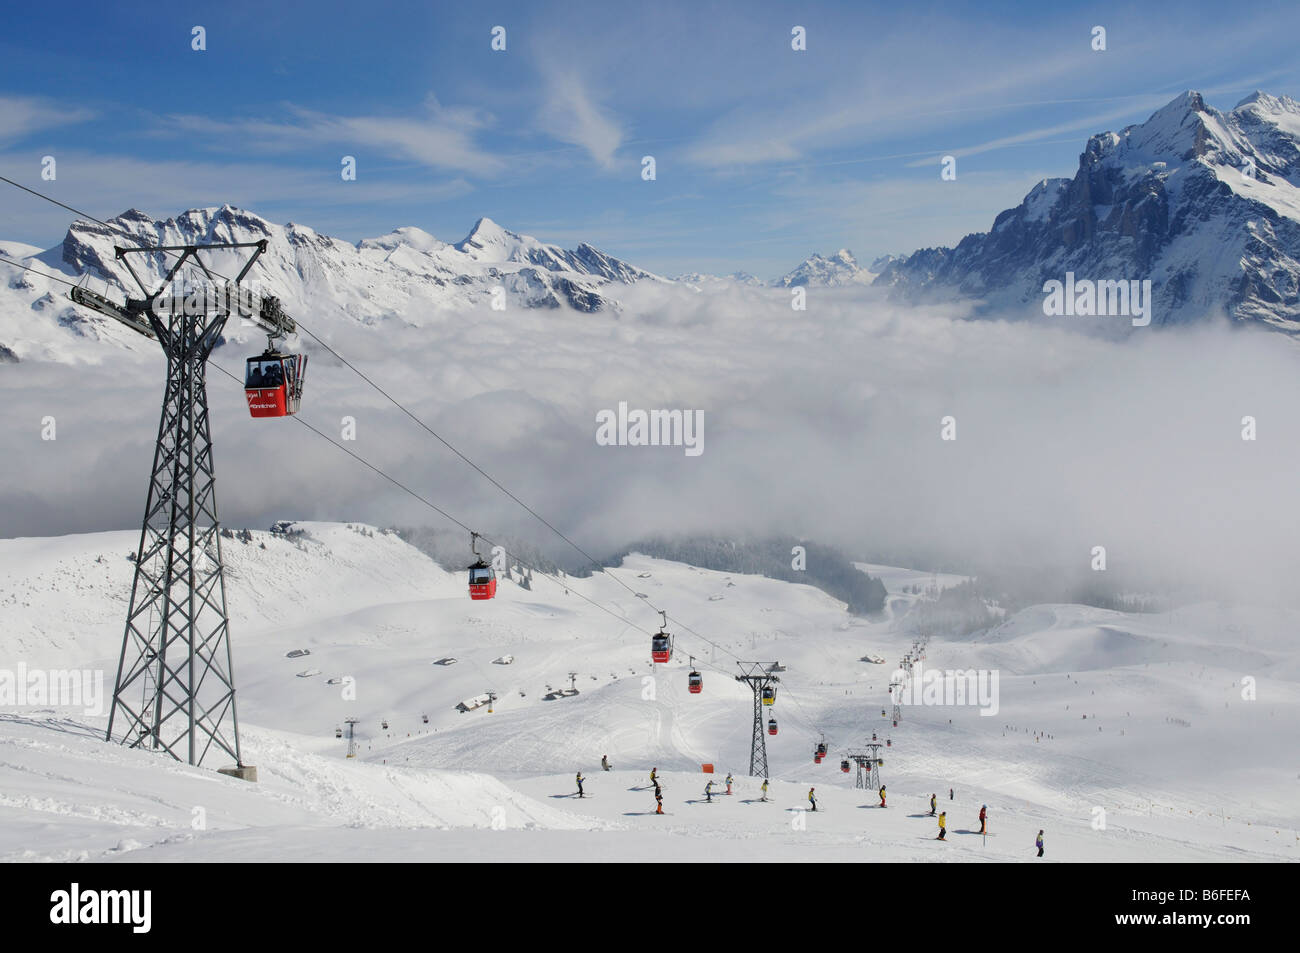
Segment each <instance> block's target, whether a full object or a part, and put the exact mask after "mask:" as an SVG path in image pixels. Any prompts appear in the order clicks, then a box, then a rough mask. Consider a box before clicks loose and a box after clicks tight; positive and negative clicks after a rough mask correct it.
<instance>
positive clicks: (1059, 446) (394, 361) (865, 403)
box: [0, 285, 1300, 596]
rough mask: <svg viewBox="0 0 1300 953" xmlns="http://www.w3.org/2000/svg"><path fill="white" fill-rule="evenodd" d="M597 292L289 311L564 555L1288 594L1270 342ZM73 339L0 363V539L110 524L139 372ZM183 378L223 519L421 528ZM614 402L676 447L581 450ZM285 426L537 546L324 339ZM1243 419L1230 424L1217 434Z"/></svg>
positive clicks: (430, 519) (862, 295)
mask: <svg viewBox="0 0 1300 953" xmlns="http://www.w3.org/2000/svg"><path fill="white" fill-rule="evenodd" d="M624 302H625V310H624V312H623V313H622V314H621V315H617V316H616V315H613V314H597V315H579V314H573V313H569V312H565V311H519V310H516V311H507V312H505V313H504V314H501V313H493V312H490V311H487V310H484V311H483V312H482V313H475V314H472V315H466V316H460V317H448V318H446V319H445V320H444V321H442V323H440V324H434V325H432V326H426V327H423V328H420V329H415V328H406V327H398V326H395V325H392V324H389V325H387V326H382V327H359V326H357V325H355V324H353V323H351V322H349V320H348V319H347V318H346V317H345V316H343V315H340V314H323V313H317V314H308V313H306V312H302V313H299V312H295V315H296V316H298V317H300V318H301V319H302V320H303V322H304V323H305V324H307V325H308V326H310V327H312V329H313V330H314V331H315V332H316V333H317V334H320V335H321V336H323V337H327V338H328V339H329V340H330V341H331V343H332V344H333V345H334V346H336V347H337V348H338V349H339V350H340V351H341V352H342V353H343V354H345V355H346V356H347V357H348V358H349V359H350V360H352V361H353V362H354V363H356V364H357V365H358V366H360V367H362V368H363V369H365V370H366V372H367V373H368V374H370V375H371V376H372V377H374V378H375V379H376V380H377V381H380V382H381V383H382V384H383V386H384V387H385V388H386V389H387V390H389V392H390V393H392V394H394V395H395V396H397V397H398V398H399V399H401V400H403V401H404V402H406V403H407V404H408V406H410V408H411V409H412V410H413V411H414V412H415V413H417V414H418V415H420V416H421V417H422V418H423V419H425V420H426V421H428V422H429V424H430V425H431V426H433V427H434V429H436V430H438V431H439V432H440V433H442V434H443V435H444V436H445V437H446V438H447V439H448V440H450V441H451V442H452V443H454V444H456V445H457V446H459V447H460V448H461V449H462V450H463V451H465V452H466V453H467V454H468V455H469V456H470V457H472V458H473V459H475V461H476V462H478V463H479V464H480V465H481V466H483V467H484V468H485V469H486V470H488V472H490V473H492V474H493V475H494V476H496V477H497V479H499V480H500V481H501V482H502V483H504V484H505V485H506V486H508V487H510V488H511V490H512V491H514V492H515V493H516V494H517V495H518V496H520V497H521V498H522V499H523V500H525V501H526V502H528V503H529V504H530V505H532V506H533V507H535V508H536V509H538V510H539V511H540V512H542V513H543V514H545V515H546V516H547V518H548V519H550V520H551V521H552V522H553V523H555V524H556V525H557V526H558V527H560V528H561V529H563V530H564V531H565V532H566V533H567V534H568V535H570V536H571V537H572V538H574V539H575V540H577V541H578V542H579V543H581V544H582V545H583V546H584V547H585V548H587V549H588V550H589V551H591V552H596V553H603V552H608V551H611V550H614V549H616V548H618V547H619V546H621V545H623V544H625V543H627V542H629V541H631V540H635V539H638V538H642V537H646V536H649V535H658V534H679V533H689V534H722V535H746V534H756V535H766V534H770V533H791V534H797V535H803V536H805V537H808V538H813V539H817V540H819V541H824V542H827V543H831V544H835V545H838V546H840V547H842V548H843V549H844V550H846V551H847V552H849V553H851V554H854V555H859V554H860V555H867V554H873V553H882V552H900V553H901V552H911V553H928V554H933V555H934V556H935V557H936V558H942V559H944V560H945V561H946V562H947V563H948V564H949V565H952V566H954V567H956V566H960V565H961V563H962V561H963V560H965V561H967V562H968V563H970V564H972V565H980V566H988V565H996V564H998V563H1000V562H1005V563H1006V564H1008V565H1026V564H1028V565H1035V566H1039V567H1058V568H1059V571H1060V572H1061V573H1062V574H1077V573H1080V572H1086V571H1087V569H1088V565H1089V561H1090V559H1091V550H1092V547H1094V546H1105V547H1106V550H1107V558H1108V564H1109V567H1110V568H1109V570H1108V571H1109V572H1112V573H1115V574H1123V575H1124V576H1125V577H1126V578H1134V579H1143V580H1159V581H1162V582H1174V583H1179V584H1189V585H1196V586H1203V585H1205V586H1212V587H1213V589H1214V591H1215V593H1216V594H1237V593H1240V594H1242V595H1243V596H1245V595H1259V594H1263V595H1269V594H1277V595H1279V596H1281V595H1282V594H1283V593H1285V592H1287V591H1289V589H1290V588H1291V587H1289V586H1288V583H1289V578H1290V574H1291V567H1292V566H1293V565H1295V562H1296V557H1297V555H1300V553H1298V552H1297V550H1298V549H1300V543H1297V540H1298V539H1300V532H1297V530H1300V502H1297V498H1296V494H1295V493H1294V492H1293V489H1292V486H1291V484H1292V474H1293V473H1295V472H1296V471H1297V465H1298V464H1300V421H1297V419H1296V417H1295V415H1294V413H1293V412H1292V408H1294V407H1296V406H1297V405H1300V400H1298V398H1300V377H1297V375H1296V373H1295V364H1296V358H1297V355H1296V351H1295V349H1294V346H1293V345H1292V344H1291V343H1290V342H1289V341H1288V340H1287V339H1285V338H1283V337H1281V336H1280V335H1276V334H1265V333H1250V332H1238V331H1234V330H1231V329H1229V328H1226V327H1223V326H1212V325H1206V326H1204V327H1201V328H1197V329H1184V330H1181V331H1176V332H1171V331H1164V332H1155V331H1151V330H1149V329H1148V330H1146V331H1142V332H1134V333H1131V334H1129V335H1127V336H1126V337H1125V338H1124V339H1121V340H1112V339H1106V338H1102V337H1097V336H1093V335H1089V334H1085V333H1081V331H1083V330H1085V329H1088V328H1090V327H1091V328H1095V327H1096V324H1097V322H1104V321H1108V320H1121V319H1099V318H1089V319H1079V318H1056V319H1051V318H1038V319H1036V320H1030V321H1017V322H998V321H967V320H963V317H962V315H961V313H959V312H958V311H957V310H956V309H952V310H949V311H943V310H937V309H931V310H917V309H904V308H901V307H897V306H894V305H892V304H889V303H887V302H885V301H884V299H883V298H882V297H880V296H879V294H878V293H876V292H873V291H871V290H870V289H853V290H847V291H844V292H831V291H818V290H816V289H813V290H810V291H809V298H808V309H807V311H804V312H795V311H792V310H791V308H790V304H789V297H788V295H786V294H785V293H784V292H774V291H770V290H766V289H732V290H728V291H725V292H719V293H713V294H696V293H692V292H689V291H687V290H684V289H679V288H663V287H653V286H650V285H643V286H639V287H637V288H634V289H632V290H631V291H630V292H629V293H628V294H627V295H626V296H625V299H624ZM289 304H290V303H286V306H289ZM1089 322H1091V324H1089ZM96 347H98V348H102V349H108V350H111V351H112V354H113V356H114V358H115V359H114V360H110V361H107V362H106V363H104V364H102V365H99V366H85V365H79V366H75V367H72V366H66V365H58V364H39V363H24V364H20V365H16V366H7V367H4V368H3V370H0V391H2V392H3V399H4V404H5V408H6V412H5V415H4V417H3V432H2V434H0V436H2V439H3V445H4V447H5V448H6V466H5V467H4V471H3V475H2V476H0V534H3V535H6V536H14V535H53V534H61V533H69V532H86V531H92V530H102V529H120V528H125V527H130V526H134V525H138V522H139V519H140V516H141V513H142V510H143V506H144V493H145V489H146V486H147V479H148V470H149V466H150V463H151V459H152V444H153V439H154V434H155V431H156V428H157V411H158V401H159V398H160V396H161V390H162V383H163V373H164V367H163V361H162V357H161V355H160V354H159V355H153V354H150V353H149V352H148V351H147V350H146V351H144V352H142V353H139V354H127V353H119V352H117V351H116V349H115V348H114V347H113V345H111V344H108V343H100V344H98V345H96ZM259 349H260V341H255V340H253V339H251V338H250V339H249V340H248V341H247V342H246V343H241V344H232V345H228V346H226V347H223V348H222V349H221V350H220V352H219V353H218V356H217V358H216V363H217V364H219V365H221V366H223V367H225V368H227V369H229V370H232V371H234V372H236V373H240V374H242V360H243V358H244V357H245V356H249V355H251V354H253V353H255V352H256V351H257V350H259ZM309 350H310V349H309ZM209 376H210V386H209V392H210V395H211V402H212V410H213V425H214V436H215V440H216V459H217V474H218V486H219V495H220V505H221V513H222V518H223V522H224V523H225V524H226V525H229V526H232V527H240V526H244V525H251V526H264V525H266V524H267V523H269V522H270V521H271V520H272V519H277V518H290V519H292V518H311V519H335V520H364V521H368V522H372V523H379V524H389V523H398V524H402V525H430V526H435V527H438V526H445V525H446V524H445V523H443V521H442V519H441V518H440V517H439V516H438V515H437V514H436V513H434V512H432V511H431V510H429V509H427V508H425V507H423V506H421V505H420V504H419V503H417V502H416V501H414V500H413V499H411V497H410V496H408V495H407V494H405V493H404V492H402V491H401V490H399V489H397V488H396V487H394V486H393V485H392V484H390V483H387V482H386V481H384V480H383V479H382V478H380V477H378V476H376V475H375V474H374V473H373V472H372V471H370V470H368V469H366V468H365V467H363V466H361V465H360V464H358V463H356V462H355V461H353V460H351V459H349V458H348V457H347V456H346V455H345V454H343V453H341V452H340V451H339V450H337V449H335V448H334V447H331V446H329V445H328V444H327V443H325V442H324V441H322V440H320V439H319V438H318V437H316V436H315V435H313V434H311V433H310V432H309V431H308V430H307V429H306V428H304V427H301V426H299V425H298V424H296V423H294V422H293V421H290V420H282V421H264V420H251V419H249V418H248V416H247V412H246V410H245V409H244V406H243V396H242V392H241V389H240V387H239V386H238V385H237V384H236V383H234V382H233V381H231V380H230V379H229V378H227V377H225V376H224V375H222V374H220V373H219V372H217V371H215V370H214V371H212V372H211V373H210V375H209ZM620 402H626V403H627V405H628V406H629V407H630V408H640V409H646V410H651V409H680V410H683V411H696V410H698V411H702V412H703V420H704V441H703V447H704V452H703V453H702V454H701V455H699V456H692V455H688V454H686V453H684V452H683V448H682V447H634V446H601V445H598V443H597V441H596V429H597V414H598V413H599V412H600V411H602V410H611V409H614V410H616V409H617V408H618V405H619V403H620ZM47 416H53V417H54V418H55V419H56V421H57V427H58V430H57V434H58V439H57V440H55V441H52V442H51V441H42V440H41V421H42V418H44V417H47ZM302 416H303V418H304V419H305V420H307V421H310V422H311V423H312V424H313V425H314V426H316V427H318V428H319V429H321V430H322V431H324V432H326V433H329V434H330V435H331V436H333V437H335V438H336V439H337V438H339V436H340V430H341V426H342V418H344V417H353V418H355V420H356V433H357V439H356V441H355V442H349V443H347V444H346V446H348V447H349V448H350V449H352V450H354V451H355V452H356V453H358V454H360V455H362V456H364V457H365V458H367V459H368V460H370V461H371V462H373V463H374V464H375V465H377V466H379V467H381V468H382V469H384V470H386V471H387V472H388V473H390V474H391V475H392V476H393V477H395V478H397V479H399V480H401V481H402V482H404V483H405V484H406V485H407V486H409V487H410V488H411V489H412V490H415V491H416V492H418V493H420V494H422V495H424V496H426V497H427V498H429V499H430V500H432V501H434V502H435V503H437V504H438V505H439V506H440V507H443V508H444V509H446V510H448V511H450V512H452V513H453V514H454V515H456V516H457V517H459V518H461V519H463V520H464V521H465V522H467V523H469V524H470V525H472V526H474V527H475V528H476V529H479V530H480V531H481V532H483V533H484V534H486V535H488V536H501V535H507V534H509V535H525V534H527V535H530V536H532V537H533V538H535V539H537V540H539V541H544V540H545V536H544V535H537V533H536V525H535V524H533V523H532V522H531V521H530V519H529V518H528V517H527V516H526V514H523V513H522V512H521V511H520V510H519V509H518V508H517V507H516V506H515V505H514V504H512V503H511V502H510V501H509V500H507V499H506V498H505V497H503V496H502V495H501V494H500V493H499V491H497V490H496V489H495V488H493V487H492V486H491V485H490V484H488V483H487V482H486V481H485V480H483V478H482V477H480V476H479V475H477V474H475V473H474V472H473V471H472V470H471V469H469V468H468V467H467V466H466V465H465V464H464V463H463V462H461V461H460V460H458V459H456V458H455V457H454V456H453V455H452V454H451V453H449V452H448V451H447V450H446V449H445V448H444V447H443V446H441V445H440V444H439V443H438V442H437V441H436V440H435V439H434V438H432V437H431V436H429V435H428V434H427V433H425V432H423V431H422V430H421V429H420V428H419V427H418V426H417V425H416V424H415V423H413V422H412V421H411V420H410V419H409V418H407V417H405V416H403V415H402V414H401V413H400V412H399V411H397V410H396V409H395V408H393V407H392V406H391V405H390V404H387V403H386V402H385V401H384V400H383V398H382V397H380V396H379V395H377V394H376V393H375V392H374V391H373V390H370V389H369V388H367V387H366V386H365V385H364V384H363V383H362V382H360V381H359V380H358V379H357V378H356V377H355V376H354V375H353V374H352V373H351V372H350V371H348V370H347V369H345V368H342V367H339V366H337V365H336V364H334V363H333V362H332V361H331V359H330V358H329V356H328V355H326V354H322V353H318V352H313V356H312V361H311V365H310V370H309V374H308V379H307V389H306V397H305V400H304V403H303V413H302ZM946 416H952V417H953V418H955V421H956V433H957V439H956V440H954V441H944V440H942V439H941V421H942V418H944V417H946ZM1246 416H1251V417H1254V418H1255V420H1256V425H1257V428H1258V439H1257V440H1254V441H1244V440H1242V438H1241V432H1242V426H1243V425H1242V418H1243V417H1246ZM1206 591H1207V592H1209V591H1210V589H1209V588H1207V590H1206Z"/></svg>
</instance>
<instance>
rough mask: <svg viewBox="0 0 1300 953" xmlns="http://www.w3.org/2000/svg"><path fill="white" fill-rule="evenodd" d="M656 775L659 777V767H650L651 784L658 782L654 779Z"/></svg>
mask: <svg viewBox="0 0 1300 953" xmlns="http://www.w3.org/2000/svg"><path fill="white" fill-rule="evenodd" d="M658 777H659V769H658V768H651V769H650V783H651V784H658V783H659V782H658V781H657V780H655V779H656V778H658Z"/></svg>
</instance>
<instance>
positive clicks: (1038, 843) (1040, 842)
mask: <svg viewBox="0 0 1300 953" xmlns="http://www.w3.org/2000/svg"><path fill="white" fill-rule="evenodd" d="M1034 846H1035V847H1037V848H1038V856H1039V857H1042V856H1043V832H1042V831H1039V832H1038V838H1037V839H1036V840H1035V841H1034Z"/></svg>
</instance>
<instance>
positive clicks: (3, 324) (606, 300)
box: [0, 205, 666, 361]
mask: <svg viewBox="0 0 1300 953" xmlns="http://www.w3.org/2000/svg"><path fill="white" fill-rule="evenodd" d="M109 224H110V225H111V226H113V227H112V228H106V227H104V226H102V225H98V224H95V223H92V222H80V221H79V222H75V223H74V224H73V225H72V226H71V227H70V228H69V229H68V232H67V235H66V236H65V237H64V239H63V243H62V244H61V245H59V246H56V247H54V248H51V249H49V250H47V251H44V252H41V251H40V250H39V249H35V248H31V247H30V246H22V245H19V244H17V243H14V242H0V254H4V255H5V256H6V257H8V258H11V259H13V260H15V261H19V262H22V263H23V264H27V265H29V266H31V267H34V268H37V269H38V270H39V271H43V272H49V273H54V274H61V275H63V276H65V277H69V278H72V279H74V280H75V279H77V278H80V277H81V276H82V275H89V276H91V283H92V287H93V290H96V291H100V292H103V291H104V290H105V289H104V285H105V283H106V284H107V293H108V294H109V296H110V297H113V298H115V299H117V300H119V301H120V300H122V298H123V297H124V296H125V295H126V294H128V293H129V294H130V295H132V296H133V297H139V296H140V289H139V288H138V287H137V286H136V284H135V282H134V281H133V280H131V277H130V274H129V273H128V272H127V271H126V269H125V268H124V267H123V266H122V263H121V262H119V261H118V260H117V259H116V256H115V254H114V252H113V248H114V246H115V245H129V244H130V239H129V238H127V237H126V236H125V235H123V234H122V232H126V233H128V234H130V235H135V236H137V237H138V238H139V239H140V241H141V243H147V244H158V245H186V244H202V243H212V242H256V241H260V240H262V239H265V240H267V242H268V249H267V253H266V254H265V255H263V256H262V258H261V260H260V261H259V262H258V264H257V267H256V269H255V270H254V272H253V273H252V274H250V276H249V277H250V280H251V281H252V282H253V284H254V285H255V286H256V287H258V288H262V289H264V290H265V291H266V292H267V293H270V294H275V295H276V296H278V297H280V298H281V299H282V300H283V301H284V305H285V310H287V311H289V312H290V313H291V314H300V315H303V316H304V317H306V316H307V315H322V314H323V315H325V316H326V317H334V316H338V317H341V318H345V319H347V320H351V321H356V322H360V323H363V324H375V323H378V322H381V321H387V320H395V321H401V322H404V323H406V324H410V325H414V326H425V325H428V324H431V323H434V322H435V321H437V320H439V319H440V318H443V317H446V316H448V315H449V314H453V313H464V312H465V311H467V310H468V311H473V310H481V311H483V312H485V313H487V314H491V313H492V312H493V310H494V309H495V310H497V311H500V310H501V308H502V307H503V306H504V309H505V312H506V314H507V315H508V313H509V311H510V310H511V309H518V308H560V307H567V308H572V309H574V310H577V311H581V312H586V313H593V312H598V311H617V310H619V308H620V304H619V301H618V299H617V294H618V289H619V288H621V287H626V286H628V285H631V284H633V283H635V282H639V281H655V282H662V281H666V279H663V278H660V277H659V276H657V275H654V274H651V273H650V272H648V271H645V270H644V269H641V268H637V267H635V266H634V265H630V264H628V263H627V262H625V261H621V260H619V259H617V258H614V257H613V256H610V255H607V254H605V253H604V252H602V251H600V250H599V249H597V248H594V247H593V246H591V245H589V244H587V243H585V242H584V243H581V244H579V245H578V247H577V248H574V249H571V250H570V249H565V248H561V247H560V246H558V245H550V244H546V243H545V242H541V241H538V240H537V239H535V238H531V237H529V236H527V235H520V234H517V233H515V232H512V231H510V230H508V229H506V228H503V227H502V226H500V225H498V224H497V223H496V222H493V221H492V220H491V219H487V218H480V219H479V220H478V221H477V222H476V223H475V224H474V227H473V229H471V230H470V233H469V234H468V235H466V236H465V237H464V238H463V239H461V240H460V241H459V242H456V243H454V244H448V243H446V242H442V241H439V240H438V239H437V238H434V237H433V236H432V235H430V234H429V233H428V232H425V231H422V230H421V229H418V228H399V229H396V230H394V231H392V232H390V233H389V234H387V235H383V236H381V237H379V238H368V239H364V240H362V241H360V242H358V243H357V244H355V245H353V244H351V243H350V242H345V241H342V240H341V239H337V238H331V237H329V236H327V235H322V234H320V233H318V232H316V231H313V230H312V229H310V228H308V227H306V226H304V225H297V224H293V223H290V224H287V225H275V224H273V223H271V222H269V221H267V220H266V219H264V218H262V217H261V216H258V215H256V214H254V213H252V212H249V211H246V210H243V209H238V208H235V207H233V206H230V205H223V206H221V207H219V208H205V209H191V210H190V211H187V212H184V213H182V214H181V215H178V216H176V217H175V218H167V219H155V218H154V217H152V216H151V215H148V214H146V213H144V212H141V211H139V210H137V209H130V210H128V211H126V212H123V213H122V214H121V215H119V216H117V217H116V218H114V219H111V220H110V221H109ZM210 260H211V261H212V262H213V264H214V265H215V266H216V268H217V269H218V271H221V272H223V273H225V274H227V275H233V274H234V273H235V270H236V268H237V266H236V263H235V259H234V258H233V257H230V258H225V257H223V256H222V255H220V254H217V253H213V254H212V255H211V256H210ZM165 263H166V262H165V261H164V260H162V259H159V260H154V261H151V262H150V263H149V266H148V268H147V269H145V270H144V271H142V272H141V277H142V278H143V279H144V280H145V281H146V283H151V284H153V286H155V287H156V286H157V283H160V282H161V279H162V277H163V276H164V273H165V272H164V270H163V266H164V264H165ZM136 267H137V268H139V267H140V265H139V262H137V263H136ZM4 270H5V274H4V276H3V282H4V284H0V361H3V360H8V359H9V358H8V357H6V355H10V354H14V352H16V356H17V357H19V358H26V357H29V356H33V355H34V354H36V355H39V353H40V351H39V343H40V337H39V336H40V334H41V329H39V328H37V329H33V328H32V327H31V326H32V325H33V324H37V325H46V327H45V328H44V330H45V331H47V332H48V331H49V330H50V328H49V326H48V325H49V324H52V323H53V322H40V321H36V322H33V320H32V318H33V312H35V313H36V314H37V315H48V316H49V317H50V318H52V319H54V321H55V322H57V325H58V328H56V330H57V329H59V328H61V329H62V331H63V336H65V337H66V333H67V332H68V331H71V332H73V333H74V334H76V335H77V336H80V337H87V338H91V339H100V338H107V339H111V340H114V341H125V339H126V338H128V337H129V335H124V334H122V333H120V332H119V331H118V330H117V329H116V328H113V327H111V325H112V324H113V322H111V321H107V320H104V319H101V318H97V317H95V316H94V315H90V314H88V313H85V312H83V311H81V310H80V309H78V308H76V307H75V306H74V305H73V304H72V303H71V302H70V301H68V300H67V297H66V293H67V290H68V289H67V287H66V286H65V285H61V284H58V283H56V282H51V281H48V280H46V279H44V278H42V277H40V276H39V275H36V274H32V273H30V272H22V271H15V270H13V269H9V268H6V269H4ZM235 331H236V329H234V328H228V329H227V334H228V335H230V334H232V333H235ZM33 336H36V340H33ZM45 336H46V337H48V336H49V335H48V334H46V335H45ZM136 346H140V345H139V344H138V343H137V345H136Z"/></svg>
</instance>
